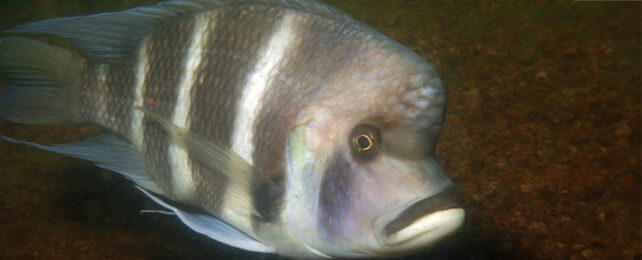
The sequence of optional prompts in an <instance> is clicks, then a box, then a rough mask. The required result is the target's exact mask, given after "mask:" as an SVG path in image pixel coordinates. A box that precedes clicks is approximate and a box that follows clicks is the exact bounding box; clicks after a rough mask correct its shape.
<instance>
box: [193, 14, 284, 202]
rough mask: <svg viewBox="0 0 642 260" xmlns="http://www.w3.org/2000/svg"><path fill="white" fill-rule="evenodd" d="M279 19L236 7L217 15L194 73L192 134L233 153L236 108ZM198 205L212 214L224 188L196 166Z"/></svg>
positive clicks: (216, 176) (220, 181)
mask: <svg viewBox="0 0 642 260" xmlns="http://www.w3.org/2000/svg"><path fill="white" fill-rule="evenodd" d="M280 16H281V13H280V12H279V11H277V10H274V9H266V8H265V7H247V6H243V7H234V8H226V9H225V11H224V12H219V13H215V17H214V18H213V19H212V24H211V25H210V27H209V30H210V32H209V34H208V36H209V38H208V39H207V46H206V48H205V50H204V52H203V53H204V55H205V56H204V57H203V62H202V63H201V66H200V67H199V69H198V70H197V72H196V73H195V76H196V79H197V80H196V81H195V85H194V86H193V88H192V91H193V95H192V97H193V98H192V103H191V106H190V130H192V131H194V132H196V133H199V134H202V135H204V136H206V137H208V138H210V139H212V140H216V141H217V142H219V143H221V144H223V145H225V146H227V147H231V139H232V135H233V133H232V131H234V129H233V128H234V120H235V118H236V115H237V113H236V109H237V107H238V105H237V102H238V101H239V99H240V96H241V93H242V91H243V87H244V86H245V84H246V82H247V76H248V74H249V73H250V72H251V71H253V69H254V67H255V65H256V61H257V58H256V56H257V55H258V52H259V51H260V50H261V47H262V46H264V45H265V44H266V41H267V40H269V39H270V36H271V35H272V32H273V27H274V24H275V23H276V21H278V20H279V19H280ZM192 171H193V173H194V178H195V179H194V182H195V183H196V184H197V187H196V189H197V192H196V194H197V196H199V197H198V198H197V199H198V200H199V201H201V203H204V204H205V205H203V207H204V208H206V209H207V210H208V211H210V212H211V213H213V214H216V213H217V212H218V211H219V207H220V205H221V200H222V199H223V194H224V192H225V187H226V179H225V178H223V177H222V176H223V175H222V174H221V173H215V172H212V171H211V169H209V168H207V167H205V166H204V165H203V164H202V163H200V162H197V161H192Z"/></svg>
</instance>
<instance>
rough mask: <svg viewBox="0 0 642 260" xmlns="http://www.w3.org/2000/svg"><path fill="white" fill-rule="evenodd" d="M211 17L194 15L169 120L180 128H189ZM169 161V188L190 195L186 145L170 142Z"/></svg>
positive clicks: (190, 170) (192, 181)
mask: <svg viewBox="0 0 642 260" xmlns="http://www.w3.org/2000/svg"><path fill="white" fill-rule="evenodd" d="M209 22H210V19H209V18H208V16H205V15H202V14H201V15H198V16H196V23H195V25H194V31H193V32H192V42H191V44H190V46H189V48H188V49H187V57H186V59H185V67H184V70H183V75H182V76H181V79H180V82H179V85H178V91H179V92H178V97H177V99H176V104H175V105H174V114H173V115H172V118H171V121H172V123H174V124H175V125H177V126H178V127H181V128H186V129H189V116H188V114H189V108H190V104H191V101H192V97H191V91H192V86H194V82H195V80H196V77H195V76H196V75H195V74H196V70H197V69H198V67H199V65H200V64H201V60H202V58H203V49H204V46H205V44H206V40H207V33H208V25H209ZM168 155H169V162H170V167H171V170H172V178H173V179H172V181H173V182H172V189H173V192H174V195H175V196H177V197H178V198H185V197H188V196H190V195H191V193H192V191H193V188H194V180H193V178H192V167H191V164H190V161H189V156H188V154H187V151H186V150H185V147H183V146H182V145H181V144H179V143H176V142H172V143H170V145H169V152H168Z"/></svg>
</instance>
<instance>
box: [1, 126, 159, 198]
mask: <svg viewBox="0 0 642 260" xmlns="http://www.w3.org/2000/svg"><path fill="white" fill-rule="evenodd" d="M0 138H2V139H4V140H6V141H9V142H11V143H15V144H24V145H28V146H32V147H36V148H39V149H42V150H45V151H50V152H54V153H61V154H64V155H68V156H71V157H75V158H79V159H83V160H88V161H92V162H94V163H95V164H96V166H98V167H101V168H104V169H107V170H110V171H114V172H117V173H120V174H122V175H123V176H125V177H127V178H128V179H130V180H132V181H134V182H135V183H136V184H137V185H139V186H141V187H144V188H145V189H147V190H150V191H153V192H154V193H158V194H163V190H162V189H161V188H160V187H158V186H157V185H156V183H155V182H154V181H153V180H152V179H151V175H150V174H149V173H148V172H147V170H146V169H145V165H144V164H143V162H142V161H141V159H140V157H139V156H138V154H137V153H136V152H135V151H134V147H133V146H132V145H131V144H129V143H127V142H126V141H124V140H122V139H120V138H118V137H115V136H113V135H99V136H95V137H91V138H89V139H86V140H84V141H80V142H76V143H68V144H55V145H51V146H47V145H40V144H36V143H32V142H27V141H22V140H17V139H13V138H10V137H7V136H3V135H0Z"/></svg>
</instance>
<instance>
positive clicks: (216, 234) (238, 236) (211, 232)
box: [139, 188, 274, 253]
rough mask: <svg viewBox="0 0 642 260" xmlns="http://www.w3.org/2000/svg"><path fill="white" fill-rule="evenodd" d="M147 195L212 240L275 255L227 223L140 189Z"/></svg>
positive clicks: (272, 250) (271, 249)
mask: <svg viewBox="0 0 642 260" xmlns="http://www.w3.org/2000/svg"><path fill="white" fill-rule="evenodd" d="M139 189H140V190H141V191H142V192H143V193H144V194H145V195H147V196H148V197H149V198H151V199H152V200H153V201H154V202H156V203H158V204H160V205H161V206H163V207H164V208H167V209H169V210H171V211H173V212H174V213H175V214H176V216H177V217H178V218H179V219H180V220H181V221H182V222H183V223H184V224H185V225H187V226H188V227H189V228H191V229H192V230H194V231H196V232H198V233H201V234H203V235H205V236H207V237H209V238H211V239H214V240H216V241H219V242H221V243H224V244H227V245H230V246H234V247H238V248H241V249H245V250H248V251H254V252H262V253H274V249H273V248H271V247H268V246H267V245H265V244H263V243H261V242H259V241H256V240H255V239H253V238H251V237H250V236H248V235H246V234H244V233H242V232H241V231H239V230H238V229H236V228H234V227H232V226H230V225H228V224H227V223H225V222H223V221H221V220H219V219H217V218H215V217H212V216H209V215H205V214H198V213H189V212H185V211H182V210H180V209H178V208H176V207H173V206H171V205H169V204H167V203H166V202H164V201H163V200H161V199H160V198H158V197H156V196H154V195H152V194H151V193H149V192H147V191H146V190H145V189H142V188H139Z"/></svg>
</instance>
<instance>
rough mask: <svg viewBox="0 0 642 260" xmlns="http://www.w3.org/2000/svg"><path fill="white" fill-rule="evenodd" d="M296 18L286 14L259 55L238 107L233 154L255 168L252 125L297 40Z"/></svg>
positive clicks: (233, 138)
mask: <svg viewBox="0 0 642 260" xmlns="http://www.w3.org/2000/svg"><path fill="white" fill-rule="evenodd" d="M295 18H296V16H295V15H294V14H287V13H286V14H285V16H284V18H283V20H281V23H280V25H279V28H278V29H277V30H276V32H275V33H274V35H272V37H271V38H270V41H269V42H268V44H267V45H266V46H264V47H263V49H262V50H261V51H260V52H259V55H258V59H259V60H258V62H257V63H256V67H254V71H252V72H251V73H250V74H249V75H248V79H249V80H248V82H247V84H246V85H245V86H244V88H243V92H242V94H241V99H240V101H239V103H238V107H237V112H236V114H237V116H236V120H235V121H234V132H233V133H234V134H233V137H232V150H233V151H235V152H236V153H238V154H239V155H241V157H243V159H245V160H246V161H248V162H249V163H251V164H253V158H252V153H253V152H254V147H253V139H254V133H253V124H254V121H255V119H256V116H257V115H258V114H259V112H260V111H261V105H262V102H261V100H260V99H261V98H262V97H263V94H265V92H266V91H267V88H268V87H269V86H268V81H269V80H270V78H271V76H272V75H274V74H273V73H275V71H274V69H275V68H276V67H277V65H278V64H279V63H280V62H281V60H282V59H283V57H284V56H285V54H286V50H287V48H288V46H289V45H290V44H291V42H292V41H293V40H294V39H295V32H294V28H295V26H296V24H295Z"/></svg>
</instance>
